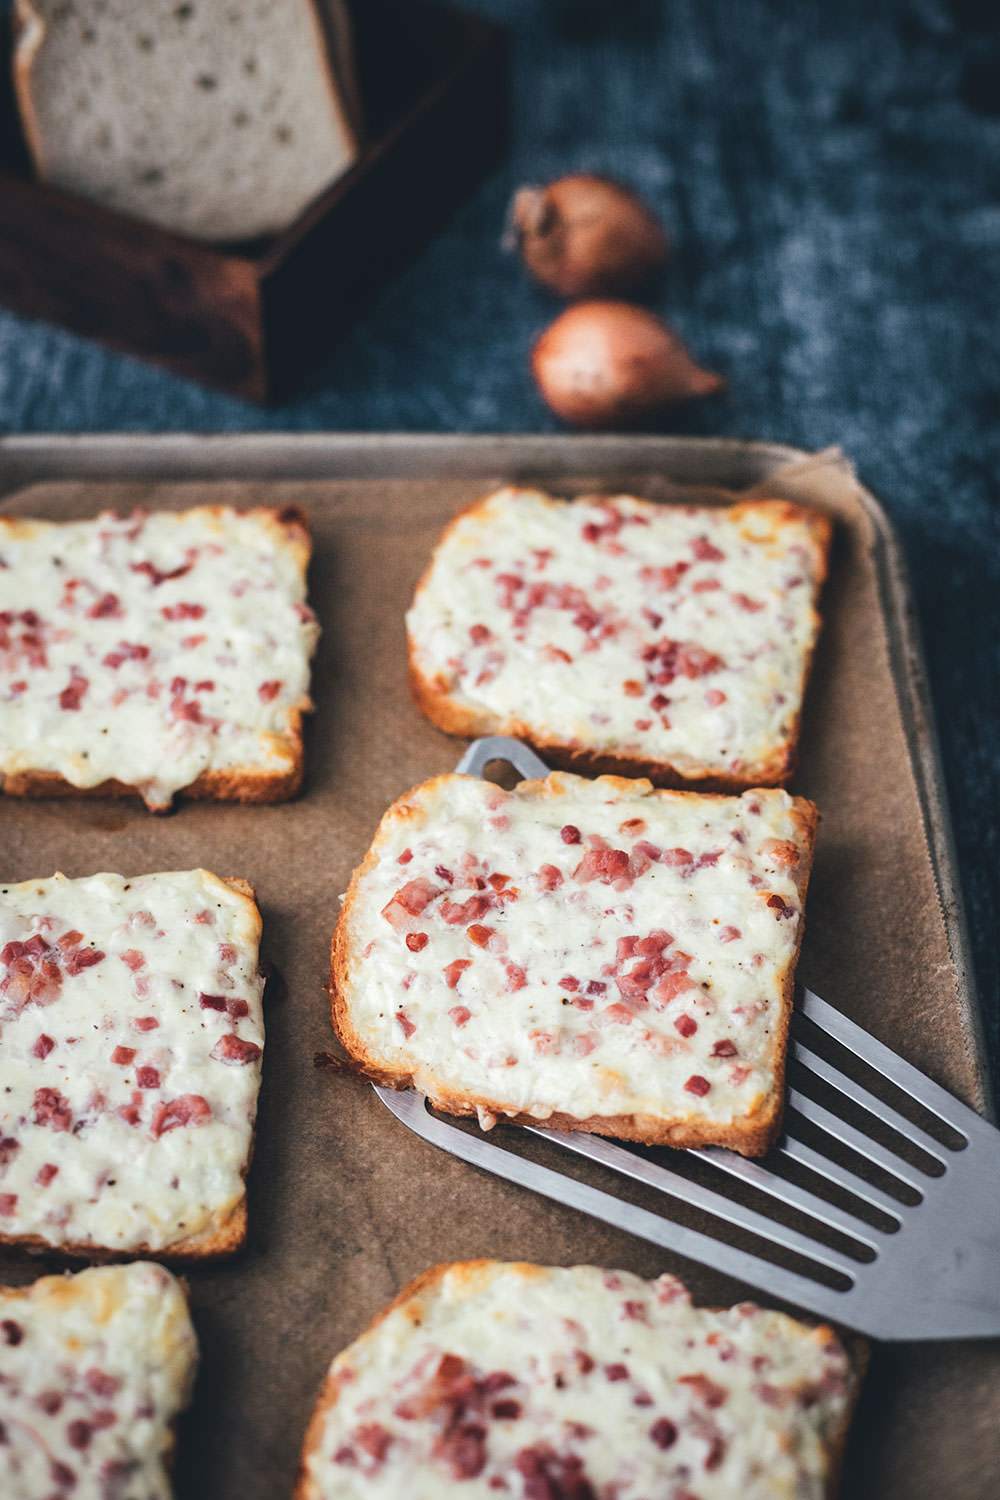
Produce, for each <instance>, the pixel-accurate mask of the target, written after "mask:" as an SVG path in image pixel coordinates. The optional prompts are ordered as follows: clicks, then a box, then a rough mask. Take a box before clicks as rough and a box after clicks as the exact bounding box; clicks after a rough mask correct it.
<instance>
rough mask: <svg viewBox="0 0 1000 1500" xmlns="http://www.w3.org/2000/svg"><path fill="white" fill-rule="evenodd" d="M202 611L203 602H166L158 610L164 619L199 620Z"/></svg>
mask: <svg viewBox="0 0 1000 1500" xmlns="http://www.w3.org/2000/svg"><path fill="white" fill-rule="evenodd" d="M204 613H205V606H204V605H203V604H166V605H164V607H163V608H162V609H161V610H160V614H161V615H162V616H163V618H164V619H165V620H200V619H201V617H202V615H203V614H204Z"/></svg>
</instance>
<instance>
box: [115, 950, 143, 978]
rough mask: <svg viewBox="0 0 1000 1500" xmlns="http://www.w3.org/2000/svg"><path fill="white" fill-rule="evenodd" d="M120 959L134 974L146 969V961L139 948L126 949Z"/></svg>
mask: <svg viewBox="0 0 1000 1500" xmlns="http://www.w3.org/2000/svg"><path fill="white" fill-rule="evenodd" d="M119 957H120V958H121V961H122V963H123V964H126V965H127V966H128V968H130V969H131V970H132V972H133V973H134V972H135V971H136V969H142V968H145V965H146V960H145V958H144V957H143V955H142V954H141V953H140V952H139V950H138V948H126V949H125V952H124V953H122V954H120V955H119Z"/></svg>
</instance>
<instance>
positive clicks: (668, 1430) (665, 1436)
mask: <svg viewBox="0 0 1000 1500" xmlns="http://www.w3.org/2000/svg"><path fill="white" fill-rule="evenodd" d="M649 1435H650V1437H651V1438H652V1440H653V1442H654V1443H655V1444H656V1446H657V1447H658V1448H670V1447H672V1446H673V1444H674V1443H676V1441H677V1428H676V1427H675V1426H674V1424H673V1422H671V1420H670V1418H669V1417H660V1418H659V1419H658V1421H656V1422H654V1423H653V1425H652V1427H651V1428H650V1429H649Z"/></svg>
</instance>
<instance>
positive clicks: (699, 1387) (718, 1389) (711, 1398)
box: [677, 1375, 729, 1409]
mask: <svg viewBox="0 0 1000 1500" xmlns="http://www.w3.org/2000/svg"><path fill="white" fill-rule="evenodd" d="M677 1384H678V1385H686V1386H687V1387H688V1389H689V1390H690V1391H691V1393H692V1395H694V1396H697V1397H698V1400H699V1401H704V1403H705V1405H706V1406H708V1407H712V1408H713V1409H714V1408H715V1407H718V1406H722V1405H723V1403H724V1402H725V1401H726V1400H727V1398H728V1396H729V1392H728V1391H727V1390H726V1388H725V1386H722V1385H718V1384H717V1383H716V1382H715V1381H714V1380H710V1379H709V1377H708V1376H707V1375H679V1376H678V1377H677Z"/></svg>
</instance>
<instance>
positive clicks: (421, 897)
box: [382, 876, 441, 932]
mask: <svg viewBox="0 0 1000 1500" xmlns="http://www.w3.org/2000/svg"><path fill="white" fill-rule="evenodd" d="M440 894H441V892H440V890H439V888H438V887H437V886H434V885H431V883H430V881H429V880H426V879H424V878H423V876H421V877H420V878H419V879H417V880H410V881H408V882H407V883H406V885H404V886H401V887H400V889H399V890H398V891H397V892H396V894H395V895H394V896H393V898H392V900H391V901H388V902H386V904H385V906H383V908H382V916H383V917H384V918H385V920H386V921H387V922H388V923H389V926H390V927H392V928H394V929H395V930H396V931H397V932H398V931H399V929H400V927H403V926H405V925H406V924H407V922H408V920H409V918H410V917H418V916H419V915H420V913H421V912H422V911H423V910H424V908H425V907H426V906H428V905H429V904H430V903H431V902H432V901H433V900H434V898H435V896H439V895H440Z"/></svg>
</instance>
